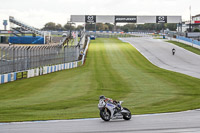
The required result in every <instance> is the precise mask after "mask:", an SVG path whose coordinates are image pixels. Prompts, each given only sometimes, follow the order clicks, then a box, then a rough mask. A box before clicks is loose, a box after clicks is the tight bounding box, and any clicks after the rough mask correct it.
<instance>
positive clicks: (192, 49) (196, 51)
mask: <svg viewBox="0 0 200 133" xmlns="http://www.w3.org/2000/svg"><path fill="white" fill-rule="evenodd" d="M167 42H169V43H173V44H175V45H177V46H179V47H182V48H184V49H186V50H189V51H191V52H193V53H195V54H198V55H200V49H198V48H195V47H192V46H189V45H187V44H184V43H181V42H177V41H167Z"/></svg>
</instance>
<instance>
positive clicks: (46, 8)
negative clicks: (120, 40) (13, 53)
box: [0, 0, 200, 29]
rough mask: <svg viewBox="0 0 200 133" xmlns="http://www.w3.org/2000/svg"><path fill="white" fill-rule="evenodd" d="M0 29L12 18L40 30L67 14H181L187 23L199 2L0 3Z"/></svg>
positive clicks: (24, 0)
mask: <svg viewBox="0 0 200 133" xmlns="http://www.w3.org/2000/svg"><path fill="white" fill-rule="evenodd" d="M0 3H1V4H0V29H3V25H2V23H3V20H5V19H7V20H8V18H9V16H14V17H15V18H17V19H19V20H21V21H23V22H26V23H28V24H29V25H31V26H34V27H37V28H42V27H43V26H44V24H45V23H47V22H55V23H60V24H62V25H64V24H65V23H66V22H67V21H68V20H70V15H181V16H182V18H183V20H189V15H190V11H189V6H190V5H191V7H192V15H197V14H200V8H199V6H200V0H0Z"/></svg>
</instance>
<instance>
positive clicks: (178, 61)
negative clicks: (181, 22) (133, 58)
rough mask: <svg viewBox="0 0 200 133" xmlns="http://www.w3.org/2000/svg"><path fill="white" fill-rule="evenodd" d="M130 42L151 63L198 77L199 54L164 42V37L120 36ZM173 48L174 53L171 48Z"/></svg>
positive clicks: (199, 70)
mask: <svg viewBox="0 0 200 133" xmlns="http://www.w3.org/2000/svg"><path fill="white" fill-rule="evenodd" d="M121 40H123V41H125V42H129V43H130V44H132V45H133V46H134V47H135V48H136V49H137V50H138V51H139V52H140V53H141V54H143V56H145V57H146V58H147V59H148V60H149V61H150V62H151V63H152V64H154V65H156V66H158V67H160V68H164V69H167V70H170V71H175V72H179V73H183V74H186V75H189V76H192V77H196V78H200V55H197V54H194V53H192V52H190V51H188V50H185V49H183V48H181V47H178V46H176V45H174V44H171V43H168V42H165V41H164V39H153V38H150V37H138V38H136V37H135V38H121ZM173 48H175V49H176V52H175V55H172V49H173Z"/></svg>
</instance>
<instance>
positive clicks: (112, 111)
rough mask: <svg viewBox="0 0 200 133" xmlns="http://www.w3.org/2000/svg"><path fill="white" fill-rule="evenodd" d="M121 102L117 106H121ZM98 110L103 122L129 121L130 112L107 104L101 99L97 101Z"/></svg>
mask: <svg viewBox="0 0 200 133" xmlns="http://www.w3.org/2000/svg"><path fill="white" fill-rule="evenodd" d="M122 102H123V101H119V102H118V104H119V105H120V106H121V104H122ZM98 108H99V110H100V117H101V118H102V119H103V120H104V121H109V120H110V119H124V120H130V119H131V112H130V111H129V110H128V109H127V108H123V107H121V108H120V109H119V107H118V106H117V105H116V104H113V103H107V102H105V101H104V100H103V99H100V100H99V104H98Z"/></svg>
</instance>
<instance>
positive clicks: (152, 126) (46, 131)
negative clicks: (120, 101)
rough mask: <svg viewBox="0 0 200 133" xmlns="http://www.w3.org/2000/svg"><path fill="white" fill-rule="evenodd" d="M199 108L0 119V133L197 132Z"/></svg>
mask: <svg viewBox="0 0 200 133" xmlns="http://www.w3.org/2000/svg"><path fill="white" fill-rule="evenodd" d="M199 132H200V110H193V111H185V112H177V113H163V114H147V115H133V116H132V119H131V120H129V121H125V120H122V119H119V120H111V121H109V122H104V121H103V120H101V119H100V118H94V119H78V120H58V121H36V122H22V123H20V122H16V123H7V124H5V123H0V133H199Z"/></svg>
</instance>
